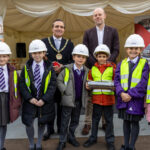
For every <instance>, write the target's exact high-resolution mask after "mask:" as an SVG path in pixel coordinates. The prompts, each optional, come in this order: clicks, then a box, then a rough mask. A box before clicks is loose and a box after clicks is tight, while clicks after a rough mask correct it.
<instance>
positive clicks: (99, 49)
mask: <svg viewBox="0 0 150 150" xmlns="http://www.w3.org/2000/svg"><path fill="white" fill-rule="evenodd" d="M99 52H103V53H106V54H107V55H108V56H110V50H109V47H108V46H107V45H105V44H100V45H98V46H97V47H96V48H95V51H94V53H93V55H94V57H95V58H96V54H97V53H99Z"/></svg>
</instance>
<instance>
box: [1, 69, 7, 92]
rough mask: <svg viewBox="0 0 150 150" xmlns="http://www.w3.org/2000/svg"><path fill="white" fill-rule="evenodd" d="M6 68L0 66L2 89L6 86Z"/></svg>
mask: <svg viewBox="0 0 150 150" xmlns="http://www.w3.org/2000/svg"><path fill="white" fill-rule="evenodd" d="M3 71H4V69H3V68H0V89H1V90H3V89H4V88H5V87H6V84H5V76H4V72H3Z"/></svg>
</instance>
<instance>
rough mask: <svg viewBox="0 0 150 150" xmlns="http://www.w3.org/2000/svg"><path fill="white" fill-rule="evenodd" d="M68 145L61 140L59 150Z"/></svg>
mask: <svg viewBox="0 0 150 150" xmlns="http://www.w3.org/2000/svg"><path fill="white" fill-rule="evenodd" d="M65 147H66V144H65V143H63V142H59V145H58V147H57V150H63V149H64V148H65Z"/></svg>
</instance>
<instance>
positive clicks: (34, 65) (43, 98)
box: [20, 40, 56, 150]
mask: <svg viewBox="0 0 150 150" xmlns="http://www.w3.org/2000/svg"><path fill="white" fill-rule="evenodd" d="M46 51H47V48H46V46H45V44H44V42H43V41H41V40H33V41H32V42H31V43H30V45H29V53H30V54H31V57H32V58H30V59H29V60H28V62H27V63H26V65H25V67H24V68H23V70H22V72H21V80H20V90H21V94H22V97H23V107H22V122H23V123H24V124H25V125H26V133H27V136H28V139H29V144H30V146H29V148H30V150H35V149H36V150H42V145H41V140H42V136H43V132H44V129H45V124H46V123H47V122H48V121H49V120H51V119H52V116H53V113H54V111H53V108H54V101H53V95H54V92H55V89H56V75H55V71H54V70H53V67H52V64H51V63H50V62H49V61H47V60H45V59H44V58H45V53H46ZM36 117H37V118H38V139H37V143H36V145H35V144H34V127H33V123H34V119H35V118H36Z"/></svg>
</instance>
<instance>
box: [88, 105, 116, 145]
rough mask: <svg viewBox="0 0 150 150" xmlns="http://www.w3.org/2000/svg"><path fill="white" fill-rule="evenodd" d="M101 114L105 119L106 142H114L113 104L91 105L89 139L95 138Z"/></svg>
mask: <svg viewBox="0 0 150 150" xmlns="http://www.w3.org/2000/svg"><path fill="white" fill-rule="evenodd" d="M102 114H104V118H105V120H106V131H105V140H106V143H114V127H113V106H112V105H111V106H101V105H97V104H94V105H93V114H92V131H91V136H90V139H91V140H97V133H98V125H99V121H100V119H101V116H102Z"/></svg>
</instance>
